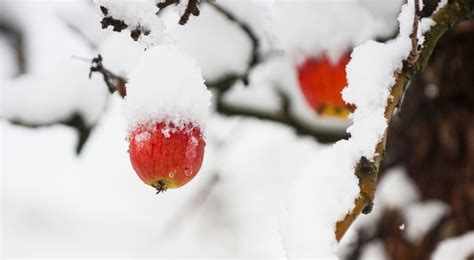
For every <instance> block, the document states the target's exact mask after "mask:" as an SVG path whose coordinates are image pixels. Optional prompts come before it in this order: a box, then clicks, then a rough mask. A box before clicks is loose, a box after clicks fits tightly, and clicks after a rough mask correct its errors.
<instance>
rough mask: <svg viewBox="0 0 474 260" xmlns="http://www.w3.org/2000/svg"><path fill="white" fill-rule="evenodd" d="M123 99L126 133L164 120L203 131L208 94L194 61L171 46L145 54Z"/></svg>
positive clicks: (153, 49) (157, 48) (155, 48)
mask: <svg viewBox="0 0 474 260" xmlns="http://www.w3.org/2000/svg"><path fill="white" fill-rule="evenodd" d="M128 79H129V81H128V83H127V91H128V93H127V96H126V100H125V116H126V117H127V120H128V122H129V130H133V128H134V127H135V126H136V125H138V124H142V123H146V122H151V121H154V122H157V121H164V122H167V123H173V125H174V126H176V127H178V128H179V127H182V126H184V125H185V124H187V123H192V124H194V125H195V126H198V127H200V128H201V129H204V125H205V121H206V118H207V116H208V109H209V106H210V98H211V93H210V92H209V91H208V90H207V88H206V86H205V84H204V79H203V78H202V76H201V70H200V69H199V67H198V66H197V65H196V62H195V61H194V60H193V59H192V58H190V57H188V56H185V55H184V54H181V53H180V52H178V50H177V49H176V48H175V47H172V46H167V45H160V46H156V47H154V48H152V49H150V50H149V51H147V52H145V53H144V54H143V56H142V57H141V59H140V61H139V62H138V64H137V66H136V67H135V68H134V69H133V70H132V71H131V72H130V74H129V77H128Z"/></svg>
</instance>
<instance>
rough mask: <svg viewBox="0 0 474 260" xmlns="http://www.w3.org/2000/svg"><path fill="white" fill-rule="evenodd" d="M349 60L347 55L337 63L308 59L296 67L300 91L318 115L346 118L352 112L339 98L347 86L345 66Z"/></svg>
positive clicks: (320, 59)
mask: <svg viewBox="0 0 474 260" xmlns="http://www.w3.org/2000/svg"><path fill="white" fill-rule="evenodd" d="M349 60H350V56H349V55H348V54H345V55H343V56H342V57H340V58H339V59H338V60H337V61H332V60H331V59H329V58H328V57H327V56H322V57H321V58H308V59H306V60H305V61H304V62H303V63H302V64H301V65H300V66H298V80H299V83H300V88H301V91H302V92H303V95H304V97H305V99H306V101H307V102H308V104H309V105H310V106H311V107H312V108H314V110H315V111H316V112H317V113H318V114H319V115H326V116H338V117H347V115H348V114H349V113H350V112H351V111H352V110H353V108H352V107H351V106H348V105H347V104H345V103H344V101H343V100H342V96H341V91H342V89H343V88H344V87H345V86H346V85H347V81H346V65H347V63H348V62H349Z"/></svg>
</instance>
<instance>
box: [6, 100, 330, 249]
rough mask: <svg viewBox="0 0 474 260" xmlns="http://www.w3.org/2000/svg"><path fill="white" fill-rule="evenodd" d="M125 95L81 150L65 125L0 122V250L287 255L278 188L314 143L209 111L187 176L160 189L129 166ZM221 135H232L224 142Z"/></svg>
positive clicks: (271, 126) (312, 152)
mask: <svg viewBox="0 0 474 260" xmlns="http://www.w3.org/2000/svg"><path fill="white" fill-rule="evenodd" d="M121 102H122V101H121V100H119V98H118V97H117V96H114V97H112V98H111V102H110V105H109V107H108V109H107V110H106V112H105V114H104V115H103V118H102V120H101V121H100V122H99V123H98V125H97V127H96V128H94V130H93V132H92V135H91V140H89V142H88V143H87V144H86V146H85V147H84V150H83V153H82V154H81V156H80V157H75V155H74V144H75V137H74V132H73V130H71V129H69V128H66V127H61V126H53V127H47V128H41V130H33V129H27V128H22V127H18V126H14V125H11V124H8V123H6V122H5V121H2V122H1V131H2V139H3V141H4V143H3V144H2V150H3V156H4V157H3V158H4V162H5V164H4V165H2V167H3V170H2V178H3V181H4V182H3V185H4V186H3V189H2V195H3V199H4V200H3V203H2V224H3V226H4V227H5V228H4V230H3V231H2V235H3V238H4V242H3V243H4V244H3V246H4V248H5V251H4V256H32V257H36V256H49V257H54V256H56V257H64V256H76V257H78V256H79V257H82V256H94V257H105V256H109V257H114V256H120V257H140V256H142V257H152V256H161V257H186V256H188V257H189V256H193V257H206V258H208V257H212V256H214V257H232V256H233V257H235V256H241V257H252V256H253V257H259V256H260V257H262V256H266V257H268V256H275V257H283V256H284V251H283V246H282V245H281V235H280V233H279V232H278V230H279V228H278V213H279V209H280V207H279V205H280V202H281V200H282V197H283V196H284V194H283V193H282V192H281V191H282V190H284V189H285V188H286V187H287V185H288V183H289V182H290V181H291V180H292V179H293V178H295V177H296V176H295V174H298V172H299V171H298V168H299V167H303V166H304V165H305V164H306V162H308V161H310V160H312V158H314V157H315V154H316V153H318V151H319V150H320V149H321V146H320V145H318V144H317V143H315V142H314V141H313V140H312V139H310V138H300V137H298V136H296V135H295V134H294V132H293V130H291V129H289V128H287V127H283V126H281V125H278V124H274V123H268V122H267V123H265V122H262V121H259V120H235V119H230V120H229V119H226V118H221V117H218V116H215V117H212V118H210V121H211V122H210V124H209V125H210V126H214V128H213V129H209V137H208V139H207V146H206V156H205V161H204V163H203V166H202V169H201V172H200V173H198V175H197V176H196V178H195V179H194V180H193V183H192V184H189V185H186V186H184V187H182V188H180V189H179V190H176V191H167V192H166V193H165V194H162V195H165V196H156V195H155V194H154V191H153V190H151V189H149V188H147V187H146V186H144V185H143V183H142V182H141V181H140V180H139V178H138V177H137V176H136V174H135V173H134V172H133V169H132V167H131V165H130V162H129V159H128V155H127V153H126V149H127V142H126V141H125V139H124V136H125V135H126V129H127V122H126V120H125V118H123V117H122V115H121V113H120V110H121ZM219 135H221V136H226V135H228V136H230V137H231V138H224V139H225V140H227V143H226V145H225V147H223V146H222V143H221V142H219V138H217V137H219ZM44 147H48V148H49V149H44ZM222 148H224V149H222ZM6 151H8V153H6ZM25 161H28V162H31V163H28V164H25V163H24V162H25ZM275 162H278V163H275ZM216 174H217V176H218V181H217V182H215V184H212V182H211V180H212V179H213V178H214V177H213V176H214V175H216ZM269 178H270V179H271V180H270V181H269ZM25 180H28V181H25ZM264 183H265V184H264ZM203 192H204V194H206V193H207V194H208V195H206V196H204V197H203ZM203 234H205V235H203Z"/></svg>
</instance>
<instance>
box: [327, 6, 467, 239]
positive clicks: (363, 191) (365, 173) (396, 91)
mask: <svg viewBox="0 0 474 260" xmlns="http://www.w3.org/2000/svg"><path fill="white" fill-rule="evenodd" d="M440 5H441V4H440ZM471 15H472V4H471V1H469V0H457V1H452V2H449V3H446V4H445V5H444V6H439V7H438V8H437V10H436V11H435V12H434V13H433V15H432V16H431V17H430V18H429V19H431V20H432V21H433V22H434V24H433V25H432V26H431V27H428V26H429V22H428V21H429V20H428V19H426V20H424V21H427V23H425V24H427V26H426V27H424V28H423V23H422V24H421V25H422V28H421V29H422V30H423V29H425V30H424V32H423V38H424V41H423V42H422V44H423V45H422V47H421V48H420V50H419V54H418V58H417V60H416V62H415V63H414V64H412V65H411V64H410V63H409V62H408V57H407V60H406V61H405V62H404V63H403V68H402V69H401V70H400V71H394V73H395V81H394V83H393V85H392V86H391V88H390V95H389V98H388V100H387V105H386V107H385V112H384V114H385V118H386V120H387V124H390V120H391V118H392V114H393V112H394V110H395V108H396V107H397V106H399V105H400V102H401V100H402V96H403V93H404V91H405V88H406V87H407V85H408V83H409V81H410V79H411V78H412V77H413V75H414V74H416V73H417V72H419V71H421V70H422V69H423V68H424V66H425V65H426V63H427V62H428V59H429V57H430V55H431V53H432V51H433V49H434V48H435V46H436V43H437V41H438V39H439V38H440V37H441V36H442V35H443V34H444V33H445V32H446V31H447V30H448V29H449V28H451V27H452V26H453V25H454V24H456V23H457V22H459V21H462V20H465V19H467V18H469V17H470V16H471ZM415 17H416V15H415ZM422 22H423V20H422ZM417 24H418V23H417V22H415V23H414V25H416V26H417ZM414 46H415V45H414ZM386 141H387V140H386V134H384V135H383V137H382V138H381V140H380V141H379V142H378V143H377V145H376V147H375V152H374V153H373V157H372V158H366V157H361V159H360V161H359V163H358V164H357V166H356V168H355V169H356V171H355V174H356V176H357V177H358V178H359V187H360V193H359V196H358V198H357V199H356V200H355V205H354V208H353V210H352V211H351V212H350V213H349V214H347V215H346V216H345V218H344V219H343V220H341V221H339V222H338V223H337V226H336V238H337V240H340V239H341V238H342V237H343V235H344V234H345V232H346V231H347V229H348V228H349V227H350V225H351V224H352V223H353V222H354V220H355V219H356V218H357V216H358V215H359V214H360V213H361V212H362V213H368V212H370V209H371V207H372V204H373V199H374V193H375V186H376V182H377V175H378V169H379V167H380V163H381V161H382V159H383V156H384V153H385V145H386Z"/></svg>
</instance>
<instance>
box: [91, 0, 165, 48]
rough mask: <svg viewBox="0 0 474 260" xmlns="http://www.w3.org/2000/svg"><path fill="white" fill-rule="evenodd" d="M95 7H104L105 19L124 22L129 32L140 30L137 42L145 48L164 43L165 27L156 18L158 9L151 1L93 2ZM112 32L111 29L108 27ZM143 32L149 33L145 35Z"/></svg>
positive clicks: (100, 0) (107, 0)
mask: <svg viewBox="0 0 474 260" xmlns="http://www.w3.org/2000/svg"><path fill="white" fill-rule="evenodd" d="M94 3H95V4H96V5H97V6H105V7H106V8H107V9H108V12H107V15H106V17H113V18H114V19H116V20H121V21H124V22H125V24H126V25H128V28H127V30H129V31H131V30H134V29H136V28H140V30H141V31H142V34H141V35H140V37H139V38H138V40H139V41H140V42H141V43H143V44H144V45H145V46H146V47H151V46H153V45H156V44H160V43H164V42H166V40H167V39H166V37H165V34H164V30H165V26H164V25H163V22H162V20H161V19H160V18H159V17H158V16H156V12H157V11H158V7H156V5H155V1H152V0H133V1H114V0H94ZM109 30H112V27H109ZM144 32H149V34H148V35H145V33H144ZM130 40H131V39H130Z"/></svg>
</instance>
